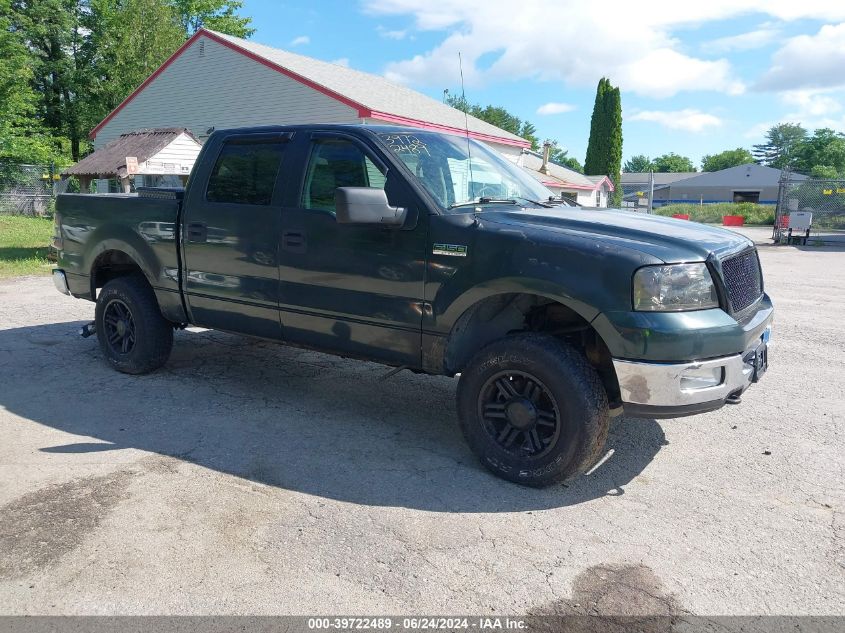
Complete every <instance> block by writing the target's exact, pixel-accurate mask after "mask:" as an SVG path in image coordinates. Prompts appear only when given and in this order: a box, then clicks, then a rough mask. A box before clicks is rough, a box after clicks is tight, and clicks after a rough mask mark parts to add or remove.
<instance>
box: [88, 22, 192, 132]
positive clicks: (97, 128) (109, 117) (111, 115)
mask: <svg viewBox="0 0 845 633" xmlns="http://www.w3.org/2000/svg"><path fill="white" fill-rule="evenodd" d="M201 33H202V32H201V31H197V32H196V33H194V35H193V36H192V37H190V38H189V39H188V41H186V42H185V43H184V44H182V46H180V47H179V48H178V49H177V50H176V52H175V53H173V54H172V55H171V56H170V57H168V58H167V61H166V62H164V63H163V64H162V65H161V66H159V67H158V69H156V71H155V72H154V73H153V74H152V75H150V76H149V77H147V78H146V79H145V80H144V81H143V82H142V83H141V85H140V86H138V87H137V88H135V90H134V91H133V92H132V94H130V95H129V96H128V97H126V98H125V99H124V100H123V101H121V102H120V105H118V106H117V107H116V108H115V109H114V110H112V111H111V112H109V114H108V115H107V116H106V118H105V119H103V120H102V121H100V122H99V123H98V124H97V125H96V126H95V127H94V129H93V130H91V131H90V132H89V133H88V138H91V139H93V138H96V137H97V132H99V131H100V130H101V129H102V128H103V126H104V125H105V124H106V123H108V122H109V121H111V120H112V119H113V118H114V117H115V115H117V113H118V112H120V111H121V110H123V108H124V107H126V106H127V105H128V104H129V102H130V101H132V99H134V98H135V97H136V96H137V95H138V93H139V92H141V91H142V90H143V89H144V88H146V87H147V86H148V85H149V84H150V83H151V82H152V81H153V79H155V78H156V77H158V76H159V75H160V74H161V73H163V72H164V70H165V69H166V68H167V67H168V66H170V64H172V63H173V62H174V61H176V58H177V57H179V56H180V55H181V54H182V53H183V52H184V51H185V49H186V48H188V47H189V46H190V45H191V44H193V43H194V42H195V41H197V39H198V38H199V37H200V35H201Z"/></svg>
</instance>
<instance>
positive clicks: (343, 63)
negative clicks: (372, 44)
mask: <svg viewBox="0 0 845 633" xmlns="http://www.w3.org/2000/svg"><path fill="white" fill-rule="evenodd" d="M329 63H330V64H337V65H338V66H344V67H346V68H349V58H348V57H338V58H337V59H333V60H331V61H330V62H329Z"/></svg>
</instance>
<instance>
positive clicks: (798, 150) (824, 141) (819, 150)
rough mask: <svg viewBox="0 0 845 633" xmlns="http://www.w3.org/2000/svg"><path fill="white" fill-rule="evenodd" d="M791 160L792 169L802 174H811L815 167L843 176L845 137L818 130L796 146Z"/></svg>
mask: <svg viewBox="0 0 845 633" xmlns="http://www.w3.org/2000/svg"><path fill="white" fill-rule="evenodd" d="M792 158H793V161H792V167H793V168H794V169H795V170H796V171H799V172H801V173H803V174H809V173H811V172H812V171H813V169H814V168H816V167H829V168H832V170H833V171H835V172H836V173H837V174H839V175H842V174H845V135H843V134H841V133H840V132H836V131H834V130H831V129H830V128H819V129H818V130H816V131H815V132H813V135H812V136H808V137H806V138H805V139H803V140H802V141H801V142H799V143H798V144H797V145H796V147H795V149H794V151H793V154H792ZM828 171H829V170H828Z"/></svg>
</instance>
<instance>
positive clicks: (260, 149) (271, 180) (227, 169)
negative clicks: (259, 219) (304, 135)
mask: <svg viewBox="0 0 845 633" xmlns="http://www.w3.org/2000/svg"><path fill="white" fill-rule="evenodd" d="M284 148H285V145H284V144H282V143H258V142H256V143H227V144H225V145H224V146H223V149H222V150H220V155H219V156H218V157H217V162H216V163H215V165H214V170H213V171H212V172H211V178H209V180H208V189H207V190H206V196H205V198H206V200H208V201H209V202H222V203H228V204H255V205H264V206H266V205H269V204H270V200H271V199H272V197H273V188H274V187H275V185H276V177H277V176H278V173H279V165H280V164H281V162H282V154H283V152H284Z"/></svg>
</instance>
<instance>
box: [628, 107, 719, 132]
mask: <svg viewBox="0 0 845 633" xmlns="http://www.w3.org/2000/svg"><path fill="white" fill-rule="evenodd" d="M626 118H627V120H628V121H651V122H653V123H659V124H660V125H662V126H663V127H667V128H669V129H670V130H684V131H685V132H703V131H704V130H706V129H707V128H711V127H719V126H720V125H722V123H723V121H722V119H720V118H719V117H717V116H715V115H713V114H708V113H706V112H702V111H701V110H695V109H692V108H685V109H684V110H645V111H642V112H635V113H634V114H631V115H629V116H627V117H626Z"/></svg>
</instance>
